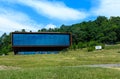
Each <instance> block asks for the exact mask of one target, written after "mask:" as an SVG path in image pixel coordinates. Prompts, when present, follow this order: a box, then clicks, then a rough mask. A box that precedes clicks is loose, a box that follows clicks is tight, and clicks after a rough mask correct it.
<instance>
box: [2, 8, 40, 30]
mask: <svg viewBox="0 0 120 79" xmlns="http://www.w3.org/2000/svg"><path fill="white" fill-rule="evenodd" d="M36 26H37V27H36ZM39 26H40V25H38V24H36V23H35V22H34V21H33V20H31V19H30V18H29V17H28V16H27V15H25V14H24V13H21V12H18V11H13V10H11V9H8V8H4V7H2V8H1V7H0V31H1V32H11V31H15V30H20V29H26V30H27V31H29V30H33V31H37V30H38V29H39Z"/></svg>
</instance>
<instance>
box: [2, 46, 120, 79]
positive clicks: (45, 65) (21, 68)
mask: <svg viewBox="0 0 120 79" xmlns="http://www.w3.org/2000/svg"><path fill="white" fill-rule="evenodd" d="M119 52H120V45H113V46H109V47H108V46H107V47H106V49H103V50H96V51H93V52H87V50H86V49H82V50H80V49H78V50H75V51H74V50H70V51H67V52H61V53H59V54H44V55H43V54H42V55H13V54H11V53H10V55H7V56H0V66H1V67H2V66H6V67H8V68H7V69H6V70H4V69H0V79H120V75H119V74H120V70H118V69H111V68H90V67H68V66H81V65H90V64H112V63H113V64H114V63H119V64H120V53H119ZM11 67H12V68H11ZM14 67H15V69H14Z"/></svg>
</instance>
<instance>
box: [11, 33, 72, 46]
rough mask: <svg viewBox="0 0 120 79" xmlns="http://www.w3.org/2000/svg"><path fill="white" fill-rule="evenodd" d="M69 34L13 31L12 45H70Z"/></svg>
mask: <svg viewBox="0 0 120 79" xmlns="http://www.w3.org/2000/svg"><path fill="white" fill-rule="evenodd" d="M70 41H71V40H70V34H62V33H13V34H12V45H13V46H70Z"/></svg>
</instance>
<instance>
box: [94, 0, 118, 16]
mask: <svg viewBox="0 0 120 79" xmlns="http://www.w3.org/2000/svg"><path fill="white" fill-rule="evenodd" d="M119 9H120V0H100V5H99V6H98V7H97V8H96V9H93V12H94V13H95V15H98V16H99V15H102V16H107V17H110V16H120V10H119Z"/></svg>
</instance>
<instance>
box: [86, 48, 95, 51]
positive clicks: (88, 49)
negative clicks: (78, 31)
mask: <svg viewBox="0 0 120 79" xmlns="http://www.w3.org/2000/svg"><path fill="white" fill-rule="evenodd" d="M94 50H95V47H87V51H88V52H91V51H94Z"/></svg>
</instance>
